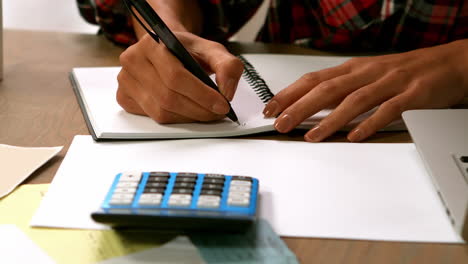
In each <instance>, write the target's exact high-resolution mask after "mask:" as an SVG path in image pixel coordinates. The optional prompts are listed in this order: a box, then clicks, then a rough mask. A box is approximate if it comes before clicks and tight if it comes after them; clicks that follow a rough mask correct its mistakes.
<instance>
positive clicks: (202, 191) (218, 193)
mask: <svg viewBox="0 0 468 264" xmlns="http://www.w3.org/2000/svg"><path fill="white" fill-rule="evenodd" d="M221 193H222V191H219V190H201V194H202V195H203V194H206V195H217V196H221Z"/></svg>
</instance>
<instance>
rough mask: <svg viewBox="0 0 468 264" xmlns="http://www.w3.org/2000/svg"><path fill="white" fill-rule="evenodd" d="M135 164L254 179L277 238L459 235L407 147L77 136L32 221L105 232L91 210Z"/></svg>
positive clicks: (452, 238) (453, 238)
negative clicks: (107, 139) (111, 139)
mask: <svg viewBox="0 0 468 264" xmlns="http://www.w3.org/2000/svg"><path fill="white" fill-rule="evenodd" d="M135 170H141V171H154V170H163V171H195V172H212V173H226V174H237V175H247V176H253V177H257V178H258V179H259V181H260V204H259V215H260V217H262V218H264V219H267V220H268V221H269V222H270V224H271V225H272V227H273V229H274V230H275V232H276V233H278V234H280V235H283V236H298V237H325V238H345V239H367V240H391V241H421V242H461V241H462V240H461V239H460V237H459V236H458V235H457V234H456V233H455V232H454V230H453V229H452V226H451V224H450V222H449V219H448V217H447V216H446V214H445V210H444V207H443V205H442V203H441V201H440V200H439V198H438V196H437V192H436V191H435V189H434V186H433V185H432V182H431V180H430V178H429V176H428V175H427V173H426V171H425V169H424V166H423V164H422V162H421V160H420V159H419V156H418V154H417V151H416V149H415V147H414V145H413V144H363V143H358V144H352V143H318V144H310V143H305V142H290V141H271V140H270V141H268V140H242V139H198V140H165V141H144V142H108V143H96V142H94V141H93V140H92V138H91V137H90V136H76V137H75V139H74V141H73V143H72V145H71V146H70V149H69V151H68V153H67V156H66V157H65V159H64V161H63V162H62V165H61V167H60V169H59V170H58V172H57V175H56V176H55V178H54V181H53V183H52V185H51V187H50V190H49V192H48V193H47V195H46V196H45V197H44V199H43V202H42V203H41V206H40V208H39V209H38V211H37V213H36V214H35V216H34V218H33V219H32V221H31V224H32V225H33V226H46V227H66V228H95V229H102V228H106V227H104V226H103V225H100V224H97V223H95V222H93V221H92V220H91V218H90V214H91V212H92V211H94V210H96V209H97V208H98V207H99V206H100V204H101V202H102V200H103V198H104V196H105V194H106V193H107V191H108V188H109V186H110V184H111V182H112V180H113V179H114V176H115V175H116V174H117V173H118V172H121V171H135ZM72 205H73V206H72Z"/></svg>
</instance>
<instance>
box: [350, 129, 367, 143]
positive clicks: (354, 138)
mask: <svg viewBox="0 0 468 264" xmlns="http://www.w3.org/2000/svg"><path fill="white" fill-rule="evenodd" d="M363 139H364V133H363V131H362V129H360V128H356V129H354V130H353V131H351V132H350V133H349V134H348V140H349V141H351V142H358V141H361V140H363Z"/></svg>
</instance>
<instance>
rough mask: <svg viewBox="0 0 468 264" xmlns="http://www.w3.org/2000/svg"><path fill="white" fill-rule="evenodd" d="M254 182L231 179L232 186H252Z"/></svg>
mask: <svg viewBox="0 0 468 264" xmlns="http://www.w3.org/2000/svg"><path fill="white" fill-rule="evenodd" d="M251 185H252V183H251V182H249V181H239V180H234V181H231V186H249V187H250V186H251Z"/></svg>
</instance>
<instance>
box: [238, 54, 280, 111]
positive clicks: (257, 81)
mask: <svg viewBox="0 0 468 264" xmlns="http://www.w3.org/2000/svg"><path fill="white" fill-rule="evenodd" d="M238 57H239V59H240V60H241V61H242V63H244V69H245V70H244V73H243V75H244V78H245V80H246V81H247V83H248V84H250V86H251V87H252V89H253V90H254V91H255V93H256V94H257V95H258V97H259V98H260V100H262V102H264V103H265V104H266V103H268V101H270V99H271V98H273V96H274V94H273V93H272V92H271V91H270V88H269V87H268V85H267V84H266V82H265V80H264V79H263V78H262V77H261V76H260V74H259V73H258V72H257V70H256V69H255V67H254V66H252V64H250V62H249V61H247V59H246V58H244V57H243V56H242V55H239V56H238Z"/></svg>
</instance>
